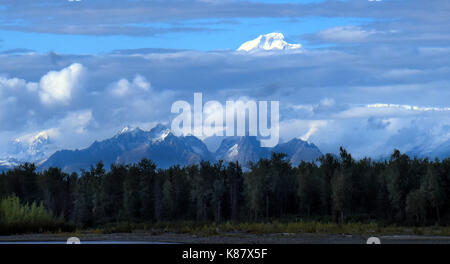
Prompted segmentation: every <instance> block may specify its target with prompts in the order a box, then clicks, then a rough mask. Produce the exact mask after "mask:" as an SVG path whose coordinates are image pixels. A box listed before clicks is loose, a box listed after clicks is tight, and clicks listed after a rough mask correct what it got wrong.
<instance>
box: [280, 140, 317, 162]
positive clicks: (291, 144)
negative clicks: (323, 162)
mask: <svg viewBox="0 0 450 264" xmlns="http://www.w3.org/2000/svg"><path fill="white" fill-rule="evenodd" d="M273 151H274V152H280V153H285V154H286V155H287V156H288V159H289V161H290V162H291V163H292V164H293V165H295V166H296V165H298V164H299V163H300V162H302V161H315V160H316V159H317V158H319V157H320V156H322V152H321V151H320V150H319V148H318V147H317V146H316V145H314V144H312V143H309V142H306V141H303V140H301V139H298V138H294V139H291V140H290V141H288V142H285V143H281V144H278V145H277V146H275V147H274V148H273Z"/></svg>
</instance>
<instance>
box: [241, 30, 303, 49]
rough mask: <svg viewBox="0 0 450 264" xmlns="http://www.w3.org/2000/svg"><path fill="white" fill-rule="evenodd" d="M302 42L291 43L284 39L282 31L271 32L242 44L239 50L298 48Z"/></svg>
mask: <svg viewBox="0 0 450 264" xmlns="http://www.w3.org/2000/svg"><path fill="white" fill-rule="evenodd" d="M301 47H302V45H300V44H290V43H287V42H286V41H285V40H284V35H283V34H282V33H269V34H266V35H260V36H259V37H257V38H256V39H254V40H250V41H247V42H245V43H244V44H242V45H241V46H240V47H239V48H238V49H237V50H238V51H247V52H252V51H264V50H265V51H269V50H296V49H300V48H301Z"/></svg>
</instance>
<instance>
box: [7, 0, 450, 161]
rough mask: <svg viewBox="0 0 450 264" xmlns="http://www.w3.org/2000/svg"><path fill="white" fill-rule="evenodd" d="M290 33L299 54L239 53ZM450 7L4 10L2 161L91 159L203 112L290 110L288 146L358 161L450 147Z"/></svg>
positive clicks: (175, 2)
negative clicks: (181, 107)
mask: <svg viewBox="0 0 450 264" xmlns="http://www.w3.org/2000/svg"><path fill="white" fill-rule="evenodd" d="M271 32H280V33H283V34H284V36H285V40H286V41H287V42H289V43H293V44H301V45H302V49H301V52H287V51H286V52H285V51H280V52H262V53H252V54H246V53H242V52H236V49H237V48H238V47H239V46H240V45H241V44H242V43H244V42H246V41H248V40H251V39H254V38H256V37H258V36H259V35H261V34H267V33H271ZM449 58H450V2H449V1H446V0H430V1H419V0H382V1H365V0H347V1H338V0H329V1H325V0H324V1H312V0H309V1H287V0H285V1H267V0H265V1H262V0H259V1H257V0H254V1H237V0H236V1H235V0H195V1H194V0H164V1H163V0H156V1H144V0H123V1H112V0H81V1H64V0H42V1H26V0H16V1H5V0H0V124H1V125H0V158H1V157H4V156H7V155H10V154H11V151H12V150H11V142H14V140H15V139H21V140H22V141H26V140H28V139H30V138H33V137H34V136H36V135H38V134H39V133H45V134H47V135H49V137H50V139H51V145H52V148H53V149H60V148H69V149H74V148H84V147H87V146H88V145H90V144H91V143H92V142H93V141H94V140H101V139H105V138H108V137H111V136H112V135H114V134H115V133H116V132H117V131H118V130H120V128H121V127H123V126H125V125H132V126H140V127H142V128H146V129H149V128H151V127H152V126H154V125H155V124H157V123H161V122H162V123H169V121H170V119H171V118H173V115H171V113H170V105H171V104H172V103H173V102H174V101H176V100H187V101H192V100H193V93H194V92H202V93H203V96H204V97H205V101H206V100H217V101H219V102H225V101H226V100H231V99H235V100H236V99H243V100H279V101H280V105H281V108H280V130H281V131H280V135H281V138H282V140H283V141H287V140H289V139H291V138H294V137H299V138H303V139H305V140H308V141H310V142H313V143H315V144H316V145H317V146H318V147H319V148H320V149H321V150H322V151H323V152H333V153H336V152H338V149H339V146H344V147H346V148H347V149H348V150H349V151H350V152H351V153H352V154H354V155H355V156H356V157H363V156H372V157H379V156H383V155H387V154H389V153H391V152H392V150H393V149H394V148H399V149H400V150H402V151H404V152H408V151H413V150H420V151H422V152H427V151H431V150H433V149H439V148H440V147H441V146H443V145H445V144H447V145H449V146H450V144H448V142H449V140H450V116H449V113H450V111H449V107H450V105H449V103H448V101H449V100H448V99H449V98H450V90H449V84H450V74H449V73H450V65H449V64H450V59H449Z"/></svg>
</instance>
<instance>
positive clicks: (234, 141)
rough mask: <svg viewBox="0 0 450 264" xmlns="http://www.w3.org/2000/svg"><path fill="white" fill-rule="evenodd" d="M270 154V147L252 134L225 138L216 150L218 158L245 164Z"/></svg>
mask: <svg viewBox="0 0 450 264" xmlns="http://www.w3.org/2000/svg"><path fill="white" fill-rule="evenodd" d="M269 156H270V151H269V149H268V148H263V147H261V144H260V142H259V140H258V139H257V138H256V137H252V136H245V137H230V138H225V139H224V140H223V141H222V143H221V144H220V146H219V148H218V149H217V151H216V160H224V161H238V162H239V163H240V164H241V165H243V166H246V165H247V164H248V162H250V161H253V162H255V161H257V160H259V159H260V158H268V157H269Z"/></svg>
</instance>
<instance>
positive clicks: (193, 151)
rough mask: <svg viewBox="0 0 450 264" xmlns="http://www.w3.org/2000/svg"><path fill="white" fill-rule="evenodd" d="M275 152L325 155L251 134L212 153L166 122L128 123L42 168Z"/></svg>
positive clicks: (252, 157)
mask: <svg viewBox="0 0 450 264" xmlns="http://www.w3.org/2000/svg"><path fill="white" fill-rule="evenodd" d="M272 151H281V152H285V153H286V154H288V159H289V160H290V161H291V162H292V163H293V165H297V164H298V163H299V162H300V161H301V160H307V161H311V160H315V159H316V158H318V157H319V156H321V155H322V153H321V152H320V150H319V149H318V148H317V147H316V146H315V145H314V144H310V143H307V142H304V141H302V140H300V139H295V140H291V141H289V142H287V143H284V144H280V145H278V146H276V147H275V148H263V147H261V143H260V141H259V140H258V139H257V138H256V137H251V136H245V137H227V138H225V139H224V140H223V141H222V143H221V145H220V147H219V148H218V149H217V151H216V152H215V153H211V152H210V151H209V150H208V148H207V147H206V145H205V143H203V141H201V140H200V139H198V138H197V137H194V136H180V137H177V136H175V135H174V134H173V133H172V132H171V130H170V129H169V128H167V127H166V126H164V125H157V126H155V127H154V128H152V129H151V130H150V131H145V130H142V129H140V128H131V127H129V126H126V127H124V128H123V129H122V130H120V131H119V133H117V134H116V135H114V136H113V137H111V138H109V139H106V140H103V141H95V142H94V143H93V144H92V145H90V146H89V147H88V148H85V149H82V150H61V151H57V152H56V153H55V154H53V155H52V156H50V157H49V158H48V159H47V160H46V161H45V162H44V163H42V164H41V166H40V167H39V169H48V168H50V167H59V168H61V169H63V170H64V171H66V172H73V171H79V170H80V169H88V168H89V167H90V166H91V165H95V164H96V163H98V162H99V161H100V160H101V161H103V163H104V164H105V166H106V168H109V167H110V166H111V164H131V163H137V162H139V161H141V160H142V159H143V158H148V159H151V160H152V161H153V162H155V163H156V164H157V165H158V167H160V168H167V167H170V166H172V165H181V166H183V165H189V164H196V163H199V162H200V161H202V160H206V161H218V160H224V161H226V162H229V161H239V163H241V164H242V166H244V167H245V166H247V165H248V163H249V162H250V161H253V162H256V161H258V160H259V159H260V158H269V157H270V155H271V152H272ZM0 166H1V164H0Z"/></svg>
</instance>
